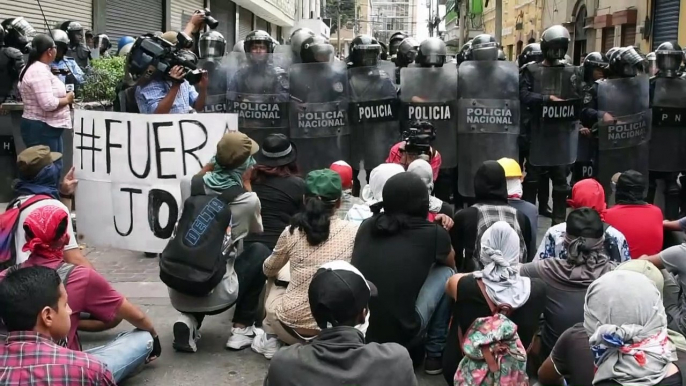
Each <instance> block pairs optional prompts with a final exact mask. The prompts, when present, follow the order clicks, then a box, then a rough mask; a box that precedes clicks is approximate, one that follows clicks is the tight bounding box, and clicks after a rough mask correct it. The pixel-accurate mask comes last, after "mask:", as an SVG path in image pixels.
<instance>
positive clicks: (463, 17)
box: [456, 0, 467, 49]
mask: <svg viewBox="0 0 686 386" xmlns="http://www.w3.org/2000/svg"><path fill="white" fill-rule="evenodd" d="M456 1H459V4H458V7H459V8H458V9H459V14H460V19H459V21H458V23H459V24H458V25H457V26H458V28H459V31H460V39H459V42H460V49H462V46H464V43H465V39H466V36H467V0H456Z"/></svg>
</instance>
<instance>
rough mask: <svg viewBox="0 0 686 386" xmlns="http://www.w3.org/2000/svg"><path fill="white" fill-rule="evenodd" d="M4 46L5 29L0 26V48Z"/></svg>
mask: <svg viewBox="0 0 686 386" xmlns="http://www.w3.org/2000/svg"><path fill="white" fill-rule="evenodd" d="M4 46H5V28H4V27H3V26H2V25H0V47H4Z"/></svg>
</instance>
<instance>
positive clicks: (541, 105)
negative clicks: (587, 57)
mask: <svg viewBox="0 0 686 386" xmlns="http://www.w3.org/2000/svg"><path fill="white" fill-rule="evenodd" d="M569 41H570V35H569V31H567V29H566V28H565V27H563V26H561V25H555V26H552V27H550V28H548V29H546V30H545V31H544V32H543V34H542V35H541V43H540V44H541V52H542V53H543V57H544V60H543V62H542V63H540V64H538V63H527V64H526V65H525V66H524V67H523V68H522V71H521V76H520V81H519V90H520V99H521V103H522V105H523V106H526V109H522V110H523V111H524V112H525V113H527V114H531V117H530V119H531V132H530V137H529V140H530V144H529V157H528V159H527V163H526V171H527V173H526V177H525V179H524V183H523V197H522V198H523V199H524V200H526V201H529V202H531V203H533V204H536V195H537V190H538V188H539V179H540V177H541V175H543V174H544V173H546V172H547V173H548V176H549V178H550V179H551V180H552V183H553V194H552V196H553V212H552V220H553V225H554V224H558V223H561V222H564V221H565V218H566V205H567V204H566V199H567V194H568V191H569V185H568V183H567V178H566V177H567V168H568V167H569V165H571V164H573V163H574V161H575V160H576V156H577V154H576V153H577V136H578V129H577V125H578V113H579V112H580V111H579V110H580V107H581V106H576V105H577V104H580V103H581V98H580V90H579V89H578V84H577V79H576V69H575V68H574V67H572V66H570V65H568V64H567V63H565V61H564V59H565V54H566V52H567V49H568V47H569ZM540 201H541V199H540V197H539V211H541V209H542V208H541V206H542V205H546V203H544V202H540Z"/></svg>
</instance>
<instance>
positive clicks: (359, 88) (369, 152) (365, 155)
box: [348, 67, 400, 170]
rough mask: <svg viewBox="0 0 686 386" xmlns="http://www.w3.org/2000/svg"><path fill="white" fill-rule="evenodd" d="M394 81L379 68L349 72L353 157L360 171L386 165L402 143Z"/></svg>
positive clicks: (362, 68) (360, 68) (354, 69)
mask: <svg viewBox="0 0 686 386" xmlns="http://www.w3.org/2000/svg"><path fill="white" fill-rule="evenodd" d="M387 69H388V68H387ZM392 73H393V72H391V74H392ZM391 77H392V75H389V73H387V72H386V71H385V70H384V69H381V68H379V67H353V68H350V69H348V83H349V85H350V87H349V93H350V115H349V117H350V129H351V137H352V154H351V157H352V164H353V167H354V168H355V169H357V170H365V169H366V170H371V169H373V168H375V167H376V166H378V165H379V164H381V163H383V162H384V161H385V160H386V158H387V157H388V152H389V150H390V148H391V147H393V145H395V144H396V143H398V141H400V126H399V125H400V115H399V107H400V105H399V101H398V94H397V92H396V89H395V85H394V84H393V81H392V78H391Z"/></svg>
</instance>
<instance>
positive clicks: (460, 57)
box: [455, 40, 472, 66]
mask: <svg viewBox="0 0 686 386" xmlns="http://www.w3.org/2000/svg"><path fill="white" fill-rule="evenodd" d="M471 49H472V41H471V40H470V41H468V42H467V43H465V44H463V45H462V48H461V49H460V52H458V53H457V55H456V56H455V61H456V62H457V65H458V66H459V65H460V63H462V62H464V61H465V60H467V57H468V55H469V50H471Z"/></svg>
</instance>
